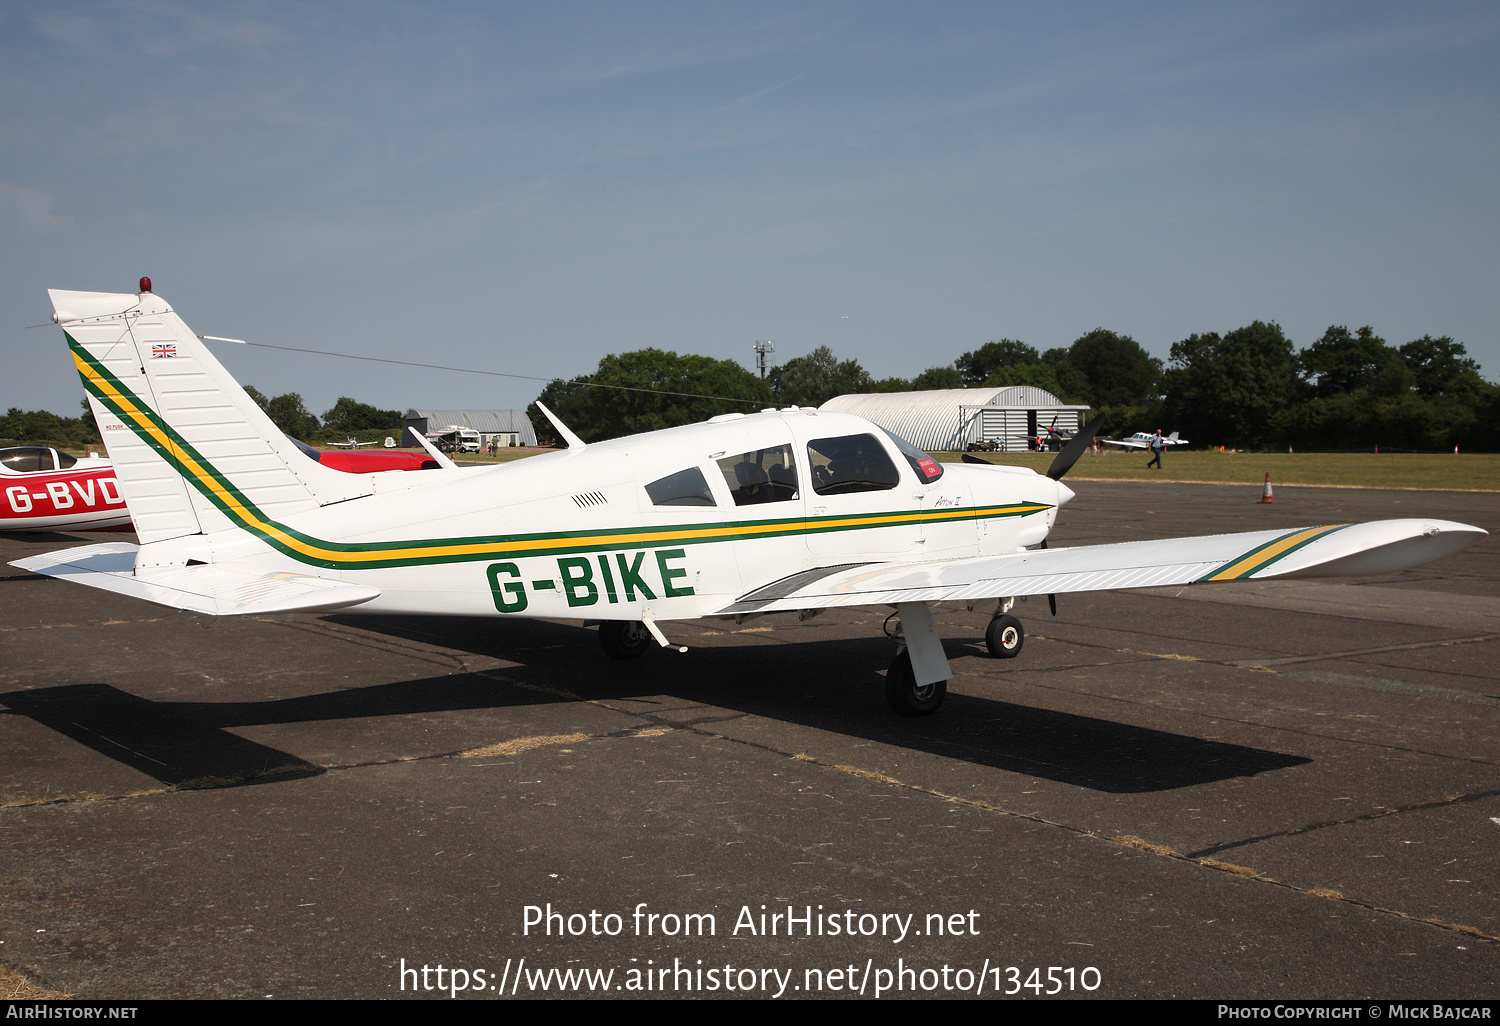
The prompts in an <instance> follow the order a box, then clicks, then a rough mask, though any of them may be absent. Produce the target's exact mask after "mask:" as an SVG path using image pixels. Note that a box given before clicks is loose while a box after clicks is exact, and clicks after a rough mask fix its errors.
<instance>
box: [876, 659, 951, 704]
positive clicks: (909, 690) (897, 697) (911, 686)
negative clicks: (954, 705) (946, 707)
mask: <svg viewBox="0 0 1500 1026" xmlns="http://www.w3.org/2000/svg"><path fill="white" fill-rule="evenodd" d="M947 694H948V682H947V681H945V680H940V681H938V682H937V683H936V684H918V683H917V677H916V674H914V673H913V672H912V668H911V655H910V654H909V653H907V652H902V653H901V654H900V655H898V656H897V657H896V658H895V659H893V660H892V661H891V668H890V670H889V671H887V673H886V675H885V700H886V701H887V702H889V703H890V705H891V709H892V711H894V712H895V713H896V715H898V716H927V715H930V714H931V713H935V712H937V711H938V706H940V705H942V704H943V698H944V697H946V696H947Z"/></svg>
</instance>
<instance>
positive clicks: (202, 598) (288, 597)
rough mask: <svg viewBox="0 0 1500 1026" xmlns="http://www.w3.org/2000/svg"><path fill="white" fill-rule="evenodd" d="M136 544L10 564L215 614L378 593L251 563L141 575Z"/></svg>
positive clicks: (335, 603) (308, 607)
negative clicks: (251, 566)
mask: <svg viewBox="0 0 1500 1026" xmlns="http://www.w3.org/2000/svg"><path fill="white" fill-rule="evenodd" d="M137 548H138V546H135V545H131V544H129V543H127V542H106V543H104V544H103V545H83V546H80V547H78V548H75V549H63V550H61V551H60V552H49V553H47V554H46V555H43V556H32V557H30V558H28V559H18V560H16V561H15V562H14V563H12V564H11V566H15V567H20V568H21V569H22V570H30V571H31V572H32V573H38V574H44V575H46V576H48V577H61V578H64V579H66V580H70V581H73V582H75V583H78V584H87V585H88V586H90V587H92V588H102V589H104V590H105V591H112V592H115V593H117V594H120V595H129V596H131V597H132V598H139V599H145V600H146V601H147V602H156V603H159V604H161V605H164V606H172V607H173V608H176V609H187V610H190V611H192V612H195V613H211V614H213V615H214V616H244V615H247V614H250V613H287V612H292V611H294V610H295V611H299V612H309V611H313V610H322V609H342V608H344V607H345V606H355V605H359V604H360V603H361V602H368V601H370V599H372V598H375V597H376V596H377V595H379V594H380V591H379V590H378V589H376V588H367V587H365V586H363V585H358V584H346V583H344V582H342V581H330V580H325V579H324V578H321V577H312V576H310V575H308V574H295V573H264V572H262V571H259V570H252V569H248V568H243V569H241V568H229V567H219V566H190V567H179V568H176V569H172V570H166V571H161V572H156V573H152V574H151V575H150V576H144V577H138V576H136V572H135V553H136V549H137Z"/></svg>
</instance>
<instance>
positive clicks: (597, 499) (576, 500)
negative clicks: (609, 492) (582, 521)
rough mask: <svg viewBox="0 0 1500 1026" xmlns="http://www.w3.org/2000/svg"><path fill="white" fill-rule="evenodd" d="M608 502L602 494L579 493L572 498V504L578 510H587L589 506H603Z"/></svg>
mask: <svg viewBox="0 0 1500 1026" xmlns="http://www.w3.org/2000/svg"><path fill="white" fill-rule="evenodd" d="M608 502H609V500H608V499H606V498H605V497H604V493H603V492H579V493H578V494H577V495H575V496H573V504H574V505H575V506H577V507H578V508H579V509H587V508H588V507H590V506H603V505H606V504H608Z"/></svg>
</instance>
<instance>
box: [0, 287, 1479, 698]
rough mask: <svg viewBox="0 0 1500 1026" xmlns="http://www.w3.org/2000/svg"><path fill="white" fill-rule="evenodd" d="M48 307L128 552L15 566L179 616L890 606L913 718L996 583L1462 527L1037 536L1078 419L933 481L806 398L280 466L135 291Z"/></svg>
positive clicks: (258, 427)
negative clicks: (954, 625) (502, 443)
mask: <svg viewBox="0 0 1500 1026" xmlns="http://www.w3.org/2000/svg"><path fill="white" fill-rule="evenodd" d="M51 296H52V302H53V304H54V306H55V308H56V311H57V312H56V315H55V317H54V320H56V321H57V322H58V323H59V324H60V325H61V326H62V327H63V329H64V331H65V333H66V336H67V342H68V347H69V349H70V350H71V352H72V356H73V360H74V362H75V364H76V365H77V367H78V371H79V373H80V374H81V375H82V377H83V383H84V387H85V388H86V389H87V391H88V396H89V404H90V406H91V407H92V409H93V411H94V415H95V417H96V418H97V419H98V420H99V423H100V427H101V428H102V429H105V430H107V431H109V432H110V433H109V435H108V436H107V437H109V438H111V445H110V453H111V455H112V456H114V459H115V469H116V473H117V476H118V478H119V481H120V487H121V490H122V491H123V493H124V496H125V500H126V503H127V505H128V507H129V510H130V514H131V517H132V519H133V520H134V523H135V528H136V533H137V535H138V537H139V540H140V544H139V545H138V546H137V545H131V544H103V545H89V546H84V547H81V548H73V549H66V550H63V551H60V552H54V553H51V554H48V555H44V556H36V557H32V558H29V559H23V560H20V561H18V562H17V563H15V564H13V565H15V566H18V567H22V568H24V569H28V570H33V571H36V572H37V573H42V574H48V575H51V576H55V577H62V578H65V579H68V580H72V581H77V582H79V583H81V584H87V585H91V586H93V587H97V588H103V589H106V590H109V591H114V592H118V593H121V594H125V595H131V596H134V597H137V598H143V599H147V600H149V601H152V602H157V603H161V604H163V605H167V606H174V607H177V608H180V609H187V610H192V611H194V612H199V613H211V614H216V615H243V614H252V613H256V614H258V613H270V612H286V611H292V610H305V611H311V610H328V609H341V608H348V607H357V608H358V609H359V610H360V611H361V612H369V613H406V614H411V613H418V614H431V615H447V616H522V617H545V618H565V619H584V620H587V621H594V622H597V623H598V624H599V637H600V641H601V643H602V644H603V647H604V649H605V651H606V652H608V653H609V654H610V655H612V656H616V657H630V656H636V655H639V654H640V653H641V652H642V651H644V650H645V649H646V648H647V647H648V646H649V645H650V643H651V640H652V639H653V638H654V639H655V640H656V642H657V643H659V644H660V645H662V646H663V647H668V646H669V642H668V641H667V639H666V637H665V635H664V633H663V630H662V627H663V624H665V623H666V622H667V621H675V620H692V619H698V618H703V617H720V618H729V619H734V620H743V619H745V618H748V617H753V616H757V615H760V614H763V613H774V612H801V613H802V614H803V615H804V616H805V615H809V613H810V612H812V611H816V610H819V609H822V608H825V607H831V606H846V605H848V606H872V605H873V606H894V607H895V609H896V611H897V613H898V614H899V618H900V627H899V629H893V630H892V631H891V634H892V637H893V638H895V639H896V641H897V654H896V657H895V660H894V661H893V662H892V664H891V668H890V672H889V673H888V675H887V683H886V694H887V697H888V699H889V700H890V703H891V705H892V706H893V708H895V710H896V711H897V712H899V713H903V714H906V715H916V714H921V713H930V712H933V711H934V710H936V709H937V708H938V706H939V705H940V704H941V703H942V701H943V696H944V693H945V691H946V687H947V681H948V678H949V677H950V676H951V673H950V671H949V669H948V661H947V659H946V657H945V656H944V654H943V645H942V641H941V639H940V638H939V636H938V633H937V630H936V629H935V627H934V625H933V618H932V614H931V608H932V605H933V604H934V603H938V602H966V603H970V604H973V603H976V602H979V601H983V600H999V601H998V604H997V609H996V613H995V617H994V619H993V620H992V622H991V624H990V627H989V630H988V631H987V633H986V640H987V641H988V642H989V645H990V649H991V651H992V652H994V653H995V654H997V655H1014V654H1015V653H1016V652H1017V651H1019V649H1020V647H1021V644H1022V640H1023V634H1022V628H1021V624H1020V622H1019V621H1017V620H1016V619H1015V618H1014V617H1011V616H1008V615H1004V614H1005V613H1006V612H1008V610H1009V608H1010V604H1011V602H1012V601H1013V600H1014V599H1015V598H1016V597H1018V596H1023V595H1055V594H1057V593H1061V592H1075V591H1094V590H1102V589H1113V588H1139V587H1150V586H1157V585H1173V584H1192V583H1195V582H1201V581H1231V580H1243V579H1265V578H1268V577H1289V576H1304V577H1315V576H1323V575H1336V574H1361V573H1385V572H1388V571H1392V570H1399V569H1403V568H1405V567H1409V566H1414V565H1416V564H1419V563H1423V562H1426V561H1427V560H1431V559H1436V558H1438V557H1439V556H1443V555H1447V554H1449V553H1452V552H1456V551H1458V550H1460V549H1463V548H1465V547H1467V546H1469V545H1473V544H1474V543H1475V542H1477V541H1479V540H1480V539H1481V538H1483V537H1484V536H1485V532H1484V531H1482V530H1479V529H1478V528H1474V527H1468V526H1465V525H1463V524H1455V523H1450V522H1447V521H1443V520H1429V519H1411V520H1387V521H1380V522H1377V523H1368V524H1339V525H1328V526H1322V527H1308V528H1303V529H1299V530H1292V531H1288V530H1267V531H1252V532H1249V533H1246V534H1230V535H1216V536H1211V537H1198V538H1174V539H1171V540H1165V541H1144V542H1129V543H1125V544H1112V545H1091V546H1084V547H1079V548H1057V549H1047V548H1046V547H1045V545H1046V539H1047V534H1048V532H1049V531H1050V530H1051V529H1052V526H1053V523H1054V522H1055V519H1056V516H1057V512H1058V510H1059V509H1060V508H1061V507H1062V506H1063V505H1064V504H1065V503H1066V502H1067V501H1068V500H1069V499H1071V498H1072V497H1073V493H1072V491H1070V490H1069V489H1068V488H1067V486H1065V485H1063V484H1062V483H1061V482H1060V481H1059V480H1058V479H1059V478H1060V477H1062V475H1063V474H1064V473H1065V472H1066V471H1067V469H1068V467H1069V466H1071V465H1072V463H1073V462H1074V461H1076V460H1077V459H1078V457H1079V455H1080V454H1081V453H1082V452H1083V450H1084V449H1085V448H1087V446H1088V444H1089V441H1090V439H1091V438H1092V437H1093V435H1094V433H1095V432H1096V431H1097V430H1098V427H1099V424H1098V423H1097V422H1095V423H1094V424H1091V425H1089V426H1088V427H1087V428H1085V429H1084V430H1081V431H1079V432H1078V434H1077V436H1075V438H1074V439H1072V441H1070V442H1069V444H1068V446H1067V448H1066V449H1065V450H1064V452H1063V453H1061V454H1060V455H1059V456H1058V458H1057V460H1056V461H1055V462H1054V463H1053V465H1052V468H1051V469H1050V470H1049V471H1048V473H1047V475H1046V476H1043V475H1039V474H1036V473H1034V472H1033V471H1031V470H1028V469H1024V468H1015V467H1000V466H988V465H986V466H975V465H972V464H954V465H948V466H941V465H939V464H938V463H936V462H934V461H933V460H932V459H931V458H930V457H929V456H927V455H926V454H925V453H923V452H921V451H920V450H918V449H916V448H914V447H913V446H911V445H909V444H907V443H905V442H903V441H901V440H900V439H897V438H895V437H893V436H891V435H889V434H886V433H885V432H883V431H882V430H881V429H880V428H878V427H876V426H875V425H873V424H871V423H870V422H869V421H867V420H864V419H863V418H860V417H856V416H853V415H850V414H843V413H831V412H820V411H817V410H809V409H787V410H780V411H776V410H766V411H763V412H761V413H758V414H750V415H744V414H738V413H732V414H725V415H723V416H719V417H714V418H713V419H711V420H709V421H708V422H707V423H703V424H692V425H688V426H685V427H677V428H669V429H667V430H665V431H654V432H651V433H649V434H644V435H634V436H631V437H628V438H617V439H614V440H612V441H607V442H596V443H592V444H588V445H585V444H584V443H583V442H582V441H581V440H579V439H578V437H577V436H576V435H574V434H573V433H572V432H571V431H569V430H568V429H567V428H566V427H565V426H564V425H563V424H562V423H561V422H560V421H557V420H556V418H553V422H554V424H555V425H556V427H557V428H558V431H559V433H560V434H561V435H562V436H563V438H564V439H565V440H567V442H568V443H569V448H568V449H566V450H562V451H558V452H554V453H547V454H545V455H541V456H536V457H532V458H530V459H526V460H520V461H517V462H514V463H506V464H501V465H499V466H492V467H484V468H477V469H465V470H461V471H460V470H451V469H440V470H433V471H425V472H416V473H407V474H346V473H340V472H338V471H335V470H332V469H330V468H328V467H324V466H322V465H321V464H319V463H314V462H313V461H311V460H309V459H307V457H306V456H304V455H303V454H302V453H301V452H299V451H297V448H296V446H295V445H294V444H293V443H292V442H291V441H290V440H289V439H288V438H287V437H286V436H285V435H283V434H282V433H281V432H280V431H279V430H277V429H276V427H275V426H274V425H273V424H272V423H271V421H270V419H269V418H268V417H267V416H266V415H265V414H264V413H263V412H262V411H261V409H260V407H259V406H257V405H256V404H255V403H254V402H253V401H252V400H251V399H250V398H249V397H248V396H246V394H245V392H244V390H243V389H241V388H240V387H239V386H238V385H237V384H236V383H235V382H234V380H233V379H232V378H231V377H230V376H229V374H228V372H227V371H225V369H224V368H223V367H222V366H221V365H220V364H219V362H218V361H217V360H216V359H214V357H213V356H212V354H210V353H209V351H208V349H207V348H206V347H205V346H204V344H203V343H202V342H200V341H199V339H198V338H197V337H195V336H194V334H193V333H192V332H191V331H189V330H188V328H187V326H186V325H185V324H184V323H183V322H182V320H181V319H180V318H179V317H178V316H177V314H176V313H174V312H173V310H172V308H171V307H170V306H168V305H167V304H166V303H165V302H164V301H163V300H162V299H161V298H160V297H158V296H155V295H152V294H151V293H149V292H142V293H141V294H138V295H131V294H123V295H114V294H107V293H91V292H57V291H54V292H52V293H51ZM549 416H550V414H549ZM121 425H123V427H124V428H125V429H126V430H119V426H121ZM684 651H685V650H684Z"/></svg>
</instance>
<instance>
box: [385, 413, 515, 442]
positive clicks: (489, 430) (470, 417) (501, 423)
mask: <svg viewBox="0 0 1500 1026" xmlns="http://www.w3.org/2000/svg"><path fill="white" fill-rule="evenodd" d="M453 427H459V428H464V429H466V430H469V431H478V432H479V444H480V445H481V446H488V445H489V444H490V442H491V441H493V442H494V443H495V444H496V445H498V446H500V447H501V448H507V447H509V446H512V445H535V444H536V430H535V429H534V428H533V427H532V426H531V418H530V417H528V416H526V411H525V410H407V411H406V416H405V417H403V418H401V447H402V448H403V449H411V448H414V447H415V446H416V444H417V443H416V442H415V441H413V440H412V438H411V436H410V435H409V434H407V431H406V429H407V428H411V429H412V430H414V431H416V432H417V433H418V434H421V435H422V436H424V437H425V436H426V435H427V433H428V432H430V431H441V430H443V429H445V428H453Z"/></svg>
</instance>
